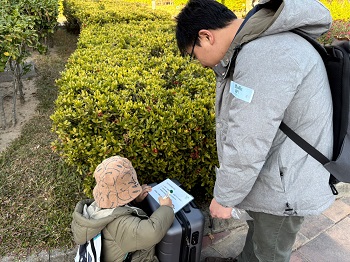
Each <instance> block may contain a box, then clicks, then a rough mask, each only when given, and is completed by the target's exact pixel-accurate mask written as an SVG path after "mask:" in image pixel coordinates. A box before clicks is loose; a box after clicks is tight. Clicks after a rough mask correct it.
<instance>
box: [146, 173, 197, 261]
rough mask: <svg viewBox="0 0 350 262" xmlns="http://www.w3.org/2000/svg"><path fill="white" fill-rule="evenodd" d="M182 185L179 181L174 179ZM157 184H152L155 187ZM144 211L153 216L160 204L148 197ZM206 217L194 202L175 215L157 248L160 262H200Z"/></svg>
mask: <svg viewBox="0 0 350 262" xmlns="http://www.w3.org/2000/svg"><path fill="white" fill-rule="evenodd" d="M172 181H173V182H175V184H177V185H179V186H181V185H180V183H179V182H178V181H177V180H174V179H172ZM155 185H156V183H153V184H150V186H155ZM145 205H146V206H145V207H143V208H144V210H145V212H146V213H148V215H151V214H152V213H153V211H154V210H156V209H157V208H158V207H159V204H158V202H157V201H156V200H154V198H153V197H151V196H149V195H148V196H147V197H146V199H145ZM203 230H204V215H203V213H202V211H201V210H200V209H199V208H198V207H197V205H196V204H195V203H194V201H191V202H190V203H189V204H187V205H186V206H184V207H183V208H182V209H181V210H180V211H178V212H177V213H176V214H175V220H174V223H173V224H172V226H171V227H170V228H169V230H168V232H167V233H166V235H165V236H164V238H163V239H162V240H161V241H160V243H159V244H157V246H156V254H157V257H158V259H159V261H160V262H199V261H200V257H201V250H202V239H203Z"/></svg>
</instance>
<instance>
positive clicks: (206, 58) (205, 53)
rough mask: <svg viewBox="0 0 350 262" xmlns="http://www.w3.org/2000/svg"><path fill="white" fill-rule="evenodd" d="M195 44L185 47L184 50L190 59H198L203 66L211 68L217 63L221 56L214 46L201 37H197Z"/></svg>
mask: <svg viewBox="0 0 350 262" xmlns="http://www.w3.org/2000/svg"><path fill="white" fill-rule="evenodd" d="M196 43H197V44H195V45H191V46H189V47H188V48H187V49H186V52H187V53H188V54H189V55H190V56H191V59H195V60H198V62H199V63H201V65H202V66H203V67H209V68H213V67H214V66H215V65H217V64H218V63H219V62H220V60H221V58H222V56H221V55H220V52H219V50H216V48H215V46H214V45H212V44H211V43H210V41H208V40H207V39H205V38H203V37H200V36H199V37H198V39H197V42H196Z"/></svg>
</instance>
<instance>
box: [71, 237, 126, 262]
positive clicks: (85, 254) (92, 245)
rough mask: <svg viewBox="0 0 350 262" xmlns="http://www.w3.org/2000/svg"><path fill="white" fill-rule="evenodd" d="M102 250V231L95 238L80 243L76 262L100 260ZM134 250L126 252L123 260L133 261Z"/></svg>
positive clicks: (124, 261) (98, 261)
mask: <svg viewBox="0 0 350 262" xmlns="http://www.w3.org/2000/svg"><path fill="white" fill-rule="evenodd" d="M101 251H102V232H100V233H98V234H97V235H96V236H95V237H94V238H93V239H90V240H89V241H87V242H86V243H84V244H82V245H79V248H78V251H77V254H76V256H75V260H74V262H100V261H101ZM131 258H132V252H128V253H126V254H125V257H124V259H123V262H131Z"/></svg>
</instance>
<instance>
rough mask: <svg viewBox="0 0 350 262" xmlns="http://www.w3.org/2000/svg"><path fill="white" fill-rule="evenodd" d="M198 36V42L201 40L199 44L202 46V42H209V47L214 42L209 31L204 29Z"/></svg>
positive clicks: (212, 35)
mask: <svg viewBox="0 0 350 262" xmlns="http://www.w3.org/2000/svg"><path fill="white" fill-rule="evenodd" d="M198 36H199V38H200V40H201V44H202V43H203V42H205V41H209V43H210V44H211V45H213V44H214V42H215V37H214V34H213V33H212V32H211V31H209V30H206V29H202V30H200V31H199V32H198Z"/></svg>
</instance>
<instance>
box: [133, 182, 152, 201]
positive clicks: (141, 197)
mask: <svg viewBox="0 0 350 262" xmlns="http://www.w3.org/2000/svg"><path fill="white" fill-rule="evenodd" d="M141 188H142V191H141V193H140V194H139V195H138V196H137V197H136V198H135V201H136V202H137V203H139V202H142V201H143V200H144V199H145V197H146V196H147V195H148V192H150V191H152V187H151V186H148V185H147V184H144V185H142V186H141Z"/></svg>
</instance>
